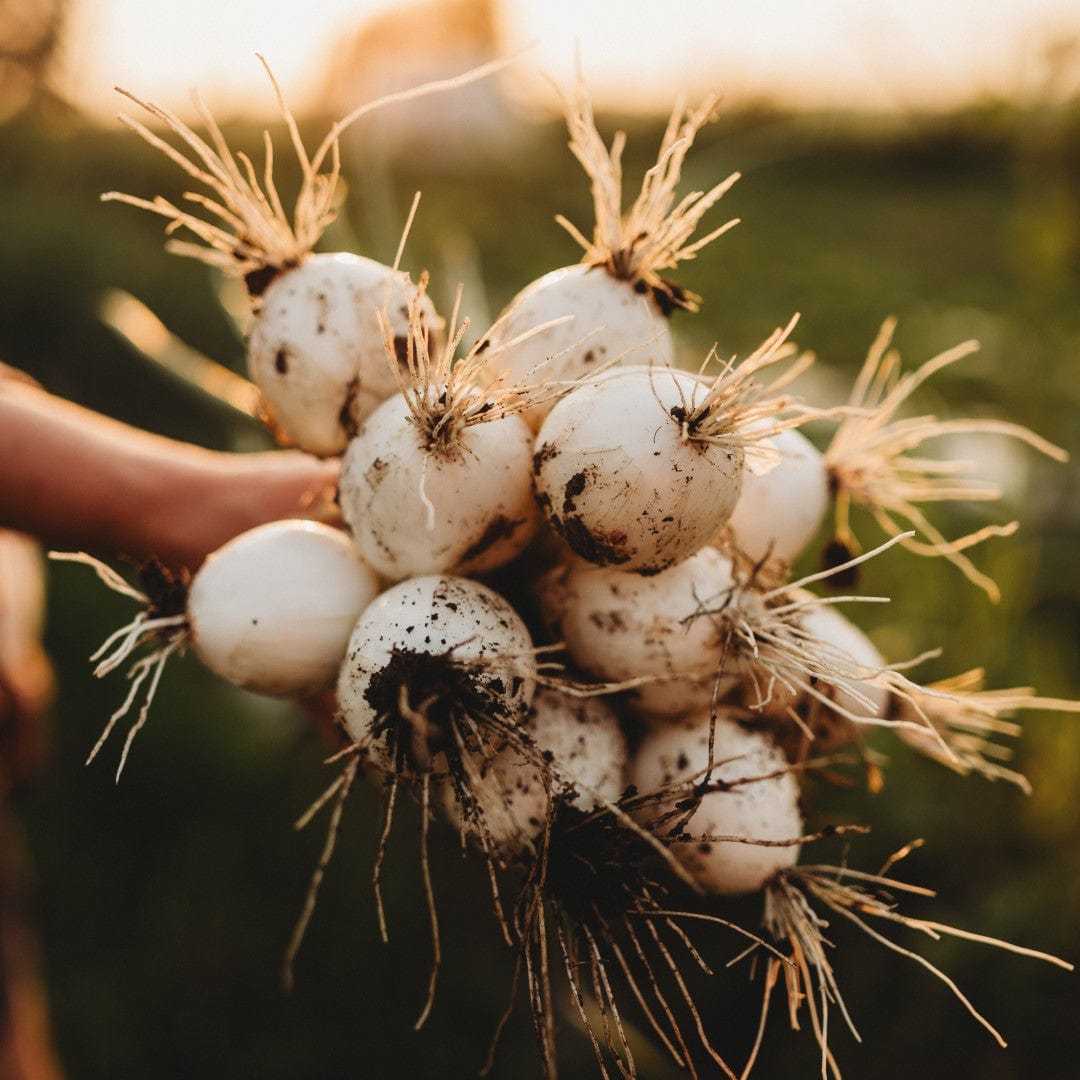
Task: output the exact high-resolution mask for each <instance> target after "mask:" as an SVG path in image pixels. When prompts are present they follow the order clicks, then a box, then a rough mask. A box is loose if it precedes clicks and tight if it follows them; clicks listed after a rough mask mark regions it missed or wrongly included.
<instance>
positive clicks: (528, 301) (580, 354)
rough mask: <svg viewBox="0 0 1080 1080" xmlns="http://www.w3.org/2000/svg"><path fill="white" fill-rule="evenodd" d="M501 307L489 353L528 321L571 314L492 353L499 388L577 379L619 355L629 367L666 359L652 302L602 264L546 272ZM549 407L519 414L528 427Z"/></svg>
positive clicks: (664, 333)
mask: <svg viewBox="0 0 1080 1080" xmlns="http://www.w3.org/2000/svg"><path fill="white" fill-rule="evenodd" d="M507 309H508V310H509V311H510V312H511V314H510V315H509V316H507V317H506V318H505V319H502V320H500V321H497V322H496V324H495V326H494V327H493V329H492V331H491V333H490V334H489V335H488V338H487V347H488V350H489V351H491V352H493V351H494V349H495V348H497V347H498V346H500V345H503V344H505V343H506V342H509V341H512V340H513V339H514V338H516V337H518V336H519V335H521V334H524V333H526V332H527V331H529V330H531V329H532V328H533V327H535V326H542V325H543V324H544V323H546V322H550V321H551V320H552V319H559V318H562V317H563V316H564V315H572V316H573V318H572V319H568V320H567V321H566V322H562V323H559V324H558V325H557V326H552V327H549V328H548V329H546V330H543V331H541V332H540V333H538V334H534V335H533V336H532V337H530V338H528V339H526V340H525V341H523V342H521V343H520V344H518V345H515V346H514V347H513V348H512V349H507V350H506V351H505V352H501V353H498V354H497V355H494V356H493V357H492V359H491V361H490V362H489V364H488V372H489V374H490V375H492V376H500V375H503V374H504V373H505V375H506V378H505V381H504V383H503V385H504V386H529V385H532V384H534V383H541V382H547V381H558V380H562V379H580V378H583V377H587V376H589V375H591V374H592V373H593V372H595V371H596V369H597V368H599V367H600V366H601V365H602V364H605V363H607V362H608V361H610V360H614V359H615V358H616V357H619V356H622V355H623V354H626V356H625V362H626V363H630V364H641V363H645V362H647V361H649V360H653V361H655V362H656V363H659V364H671V363H673V362H674V358H675V347H674V344H673V342H672V339H671V331H670V329H669V328H668V320H667V319H666V318H665V317H664V316H663V315H662V314H661V312H660V309H659V308H658V307H657V305H656V303H655V302H654V301H653V300H652V298H651V297H650V296H649V294H648V293H639V292H638V291H637V290H636V289H635V288H634V286H633V285H632V284H631V283H630V282H628V281H622V280H620V279H619V278H616V277H612V275H611V274H609V273H608V272H607V271H606V270H605V269H604V268H603V267H589V266H586V265H584V264H583V263H578V264H577V265H576V266H564V267H561V268H560V269H558V270H552V271H551V272H550V273H547V274H545V275H544V276H543V277H541V278H537V280H536V281H534V282H533V283H532V284H531V285H528V286H526V287H525V288H524V289H523V290H522V291H521V292H520V293H518V295H517V296H516V297H514V299H513V300H512V301H511V302H510V303H509V304H508V305H507ZM601 327H602V328H603V329H600V328H601ZM594 331H595V333H594ZM586 335H588V336H587V337H586ZM583 339H584V340H583ZM631 350H632V351H631ZM559 353H562V354H563V355H561V356H560V355H557V354H559ZM552 404H553V403H552V402H545V403H544V404H542V405H536V406H534V407H533V408H532V409H529V410H528V411H527V412H526V413H525V414H524V416H525V418H526V420H527V421H528V423H529V424H530V426H531V427H532V429H533V430H534V431H536V430H538V429H539V427H540V425H541V424H542V423H543V421H544V418H545V417H546V416H547V414H548V413H549V412H550V411H551V407H552Z"/></svg>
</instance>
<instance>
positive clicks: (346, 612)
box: [187, 519, 379, 695]
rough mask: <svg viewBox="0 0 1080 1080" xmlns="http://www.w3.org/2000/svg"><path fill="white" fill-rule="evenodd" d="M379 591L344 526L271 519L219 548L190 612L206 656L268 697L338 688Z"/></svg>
mask: <svg viewBox="0 0 1080 1080" xmlns="http://www.w3.org/2000/svg"><path fill="white" fill-rule="evenodd" d="M378 592H379V581H378V578H377V576H376V574H375V572H374V571H373V570H372V569H371V568H370V567H369V566H368V565H367V564H366V563H365V562H364V561H363V559H362V558H361V556H360V553H359V552H358V551H357V550H356V548H355V546H354V545H353V544H352V542H351V541H350V540H349V538H348V536H346V534H345V533H343V532H340V531H339V530H337V529H332V528H330V527H329V526H327V525H321V524H319V523H318V522H314V521H301V520H296V519H288V520H284V521H272V522H269V523H267V524H265V525H260V526H258V527H257V528H254V529H250V530H249V531H248V532H245V533H242V534H241V535H240V536H237V537H235V538H234V539H232V540H230V541H229V542H228V543H227V544H225V545H224V546H223V547H221V548H219V549H218V550H217V551H216V552H214V553H213V554H212V555H211V556H210V557H209V558H208V559H207V560H206V562H205V563H204V564H203V566H202V567H201V569H200V570H199V572H198V573H197V574H196V575H195V577H194V579H193V580H192V582H191V588H190V590H189V592H188V600H187V616H188V623H189V628H190V631H189V632H190V635H191V641H192V644H193V646H194V648H195V652H196V653H197V654H198V657H199V659H200V660H201V661H202V662H203V663H204V664H205V665H206V666H207V667H208V668H209V669H210V670H211V671H213V672H214V673H215V674H217V675H220V676H221V677H222V678H224V679H228V680H229V682H232V683H235V684H236V685H237V686H243V687H246V688H248V689H250V690H256V691H258V692H260V693H263V694H277V695H304V694H313V693H315V692H317V691H319V690H323V689H326V688H327V687H329V686H332V685H333V683H334V679H335V677H336V675H337V670H338V667H339V665H340V663H341V659H342V657H343V656H344V655H345V646H346V644H347V642H348V640H349V634H350V633H351V631H352V628H353V626H354V625H355V623H356V620H357V618H358V617H359V615H360V613H361V612H362V611H363V610H364V608H366V607H367V605H368V604H369V603H371V601H372V600H373V599H375V597H376V595H377V594H378Z"/></svg>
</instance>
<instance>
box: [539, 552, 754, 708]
mask: <svg viewBox="0 0 1080 1080" xmlns="http://www.w3.org/2000/svg"><path fill="white" fill-rule="evenodd" d="M733 587H734V579H733V577H732V567H731V561H730V560H729V559H728V558H727V557H726V556H724V555H721V554H720V552H718V551H717V550H716V549H715V548H712V547H704V548H702V549H701V550H700V551H698V552H696V553H695V554H693V555H691V556H690V557H689V558H688V559H685V560H684V561H682V562H680V563H676V564H675V565H674V566H671V567H668V569H666V570H662V571H661V572H660V573H658V574H652V575H643V574H635V573H632V572H628V571H623V570H618V569H614V568H611V567H603V568H601V567H596V566H590V565H588V564H576V565H572V566H569V567H561V568H558V569H556V570H555V571H552V572H551V573H550V574H549V575H547V576H546V577H545V578H543V579H541V582H540V583H539V585H538V593H539V600H540V605H541V608H542V611H543V614H544V617H545V619H546V620H547V622H548V623H549V625H550V626H551V629H552V633H553V635H554V636H555V637H556V638H558V639H559V640H561V641H562V642H563V643H564V644H565V646H566V649H567V652H568V653H569V654H570V656H571V658H572V659H573V661H574V663H575V664H576V665H577V666H578V667H580V668H581V669H582V670H583V671H586V672H588V673H589V674H590V675H593V676H595V677H596V678H598V679H601V680H603V681H605V682H630V681H632V680H636V679H640V678H646V679H647V678H648V677H649V676H653V677H655V679H656V681H655V682H648V681H646V682H644V683H643V684H642V685H639V686H635V687H634V688H633V689H632V690H631V691H629V698H630V700H631V701H632V703H633V706H634V707H635V708H636V709H638V710H639V711H641V712H644V713H646V714H648V715H649V716H652V717H656V718H660V717H663V718H665V719H674V718H675V717H678V716H680V715H682V714H684V713H687V712H691V711H693V710H700V709H703V708H707V707H708V705H709V702H710V701H711V700H712V698H713V695H714V693H717V694H720V695H722V694H723V693H724V692H726V691H727V690H728V689H729V688H730V687H731V685H732V680H731V679H730V678H725V679H724V680H723V682H722V685H721V686H719V687H717V686H716V680H717V676H718V673H719V671H720V669H721V665H722V662H723V660H724V634H723V630H722V627H720V626H718V624H717V622H716V621H715V620H713V619H711V618H708V617H702V618H697V617H696V616H698V615H699V614H700V613H701V612H702V609H703V607H704V606H713V607H718V606H720V605H722V603H723V600H724V598H725V596H726V595H730V593H731V591H732V589H733Z"/></svg>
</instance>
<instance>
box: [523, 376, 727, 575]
mask: <svg viewBox="0 0 1080 1080" xmlns="http://www.w3.org/2000/svg"><path fill="white" fill-rule="evenodd" d="M704 391H705V387H704V386H703V384H702V383H701V381H700V380H699V379H697V378H695V377H694V376H693V375H690V374H688V373H685V372H680V371H674V370H672V369H669V368H655V369H653V370H651V371H649V370H640V369H638V370H633V371H626V372H614V373H612V374H611V375H610V376H607V377H603V378H600V379H597V380H595V381H593V382H590V383H587V384H585V385H584V386H580V387H578V388H577V389H575V390H573V391H572V392H571V393H570V394H568V395H567V396H566V397H565V398H563V399H562V400H561V401H560V402H559V403H558V404H557V405H556V406H555V408H554V409H552V410H551V413H550V415H549V416H548V418H547V419H546V420H545V421H544V424H543V427H541V429H540V434H539V435H538V436H537V440H536V454H535V457H534V472H535V477H536V491H537V499H538V500H539V502H540V505H541V507H542V508H543V510H544V511H545V513H546V515H547V517H548V520H549V521H550V522H551V524H552V527H553V528H554V529H555V530H556V532H558V533H559V534H560V535H561V536H562V537H563V539H564V540H566V542H567V543H568V544H569V545H570V547H571V548H573V550H574V551H575V552H576V553H577V554H578V555H580V556H582V557H583V558H585V559H587V560H588V561H589V562H592V563H596V564H597V565H600V566H618V567H619V568H620V569H622V570H638V571H645V572H655V571H657V570H663V569H664V568H665V567H668V566H671V565H672V564H674V563H676V562H678V561H679V560H681V559H685V558H687V557H689V556H690V555H692V554H693V553H694V552H695V551H698V550H699V549H700V548H702V547H704V546H705V545H706V544H707V543H709V541H710V540H711V538H712V537H714V536H715V535H716V533H717V530H718V529H719V528H720V527H721V526H722V525H723V524H724V522H726V521H727V520H728V518H729V517H730V515H731V512H732V510H733V509H734V508H735V503H736V500H737V499H738V497H739V490H740V485H741V481H742V473H743V459H744V455H743V453H742V451H741V450H739V449H730V448H727V447H719V446H712V445H707V444H705V443H700V442H694V441H692V440H684V439H683V438H682V430H681V424H680V423H679V422H678V420H676V419H675V418H674V417H672V415H671V411H672V410H673V409H674V410H679V409H681V408H683V407H684V406H687V407H690V406H692V405H693V403H694V401H696V400H698V399H699V398H700V397H701V395H702V394H703V393H704Z"/></svg>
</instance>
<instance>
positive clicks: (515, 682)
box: [337, 575, 535, 782]
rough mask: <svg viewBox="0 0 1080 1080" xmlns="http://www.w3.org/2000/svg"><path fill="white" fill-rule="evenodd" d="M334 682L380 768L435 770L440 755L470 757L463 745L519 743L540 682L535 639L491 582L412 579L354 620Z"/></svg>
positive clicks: (357, 736)
mask: <svg viewBox="0 0 1080 1080" xmlns="http://www.w3.org/2000/svg"><path fill="white" fill-rule="evenodd" d="M337 686H338V703H339V705H340V708H341V715H342V719H343V721H344V723H345V726H346V728H347V729H348V731H349V733H350V735H351V736H352V738H353V739H354V740H355V741H356V743H357V744H359V745H361V746H363V747H365V748H367V749H368V750H369V752H370V754H371V755H372V757H373V758H374V759H375V761H376V762H377V763H378V764H379V765H380V766H381V767H382V768H384V769H386V770H387V771H391V772H393V773H395V774H399V773H402V774H410V775H411V774H417V773H431V772H432V771H433V769H434V767H435V766H434V763H435V759H436V758H437V757H439V756H440V755H447V756H449V757H450V758H452V759H453V760H454V761H456V762H461V761H463V760H466V761H468V757H467V755H465V756H464V757H463V754H464V752H465V751H469V752H470V753H472V752H478V753H483V752H484V751H485V750H486V751H487V752H488V753H490V752H492V748H493V747H495V748H498V747H499V746H501V744H502V742H504V741H506V740H508V739H512V740H515V741H520V736H518V730H519V727H520V724H521V721H522V720H523V719H524V717H525V714H526V712H527V711H528V708H529V704H530V703H531V701H532V696H533V692H534V689H535V662H534V660H533V655H532V639H531V638H530V636H529V632H528V629H527V628H526V626H525V624H524V623H523V622H522V620H521V618H520V617H519V616H518V614H517V612H515V611H514V609H513V607H512V606H511V605H510V604H509V602H508V601H506V600H505V599H503V597H502V596H500V595H499V594H498V593H497V592H495V591H494V590H493V589H489V588H488V587H487V586H485V585H481V584H480V583H479V582H476V581H471V580H469V579H468V578H461V577H452V576H448V575H447V576H441V575H428V576H425V577H417V578H411V579H410V580H408V581H404V582H401V583H400V584H398V585H395V586H393V587H392V588H390V589H387V590H386V592H384V593H382V595H381V596H379V597H378V598H377V599H376V600H375V601H374V602H373V603H372V604H370V605H369V606H368V607H367V609H366V610H365V611H364V613H363V615H362V616H361V617H360V619H359V620H358V621H357V623H356V626H355V627H354V629H353V632H352V636H351V637H350V638H349V643H348V649H347V652H346V656H345V661H344V663H343V664H342V667H341V672H340V675H339V677H338V684H337ZM468 769H469V764H464V765H461V766H460V769H459V773H460V775H459V780H462V782H464V781H463V778H464V777H466V774H467V772H468Z"/></svg>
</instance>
